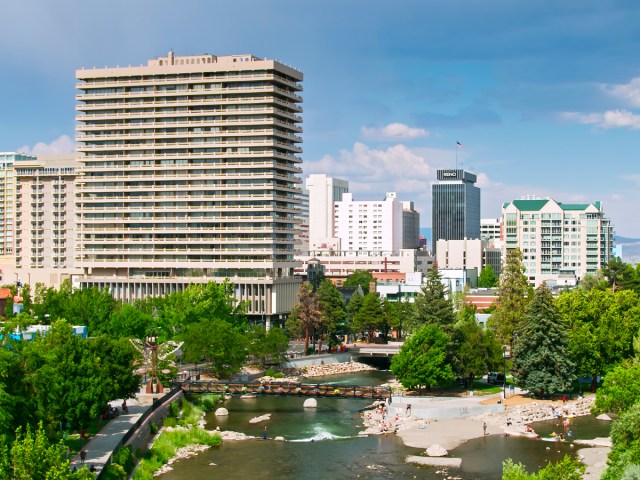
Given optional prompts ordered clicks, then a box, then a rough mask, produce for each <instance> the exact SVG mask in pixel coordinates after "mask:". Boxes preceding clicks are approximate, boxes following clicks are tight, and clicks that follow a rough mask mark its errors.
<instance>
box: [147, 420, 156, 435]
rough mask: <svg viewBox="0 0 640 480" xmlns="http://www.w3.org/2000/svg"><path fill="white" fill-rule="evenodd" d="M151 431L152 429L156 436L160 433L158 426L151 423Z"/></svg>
mask: <svg viewBox="0 0 640 480" xmlns="http://www.w3.org/2000/svg"><path fill="white" fill-rule="evenodd" d="M149 429H151V433H152V434H154V435H155V434H156V433H158V426H157V425H156V424H155V423H153V422H151V425H149Z"/></svg>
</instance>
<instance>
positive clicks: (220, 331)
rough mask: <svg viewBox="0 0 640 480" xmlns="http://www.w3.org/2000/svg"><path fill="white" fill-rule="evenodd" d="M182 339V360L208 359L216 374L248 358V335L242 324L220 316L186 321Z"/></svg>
mask: <svg viewBox="0 0 640 480" xmlns="http://www.w3.org/2000/svg"><path fill="white" fill-rule="evenodd" d="M183 339H184V348H185V360H186V361H188V362H197V361H200V360H204V361H205V362H207V363H210V364H211V371H212V373H213V375H215V376H216V377H217V378H224V377H227V376H229V375H230V374H232V373H235V372H237V371H239V370H240V368H241V367H242V365H243V363H244V361H245V360H246V358H247V338H246V337H245V335H244V332H243V329H242V327H241V326H239V325H233V324H231V323H229V322H227V321H226V320H223V319H222V318H214V319H207V320H203V321H201V322H197V323H192V324H190V325H188V326H187V331H186V332H185V334H184V335H183Z"/></svg>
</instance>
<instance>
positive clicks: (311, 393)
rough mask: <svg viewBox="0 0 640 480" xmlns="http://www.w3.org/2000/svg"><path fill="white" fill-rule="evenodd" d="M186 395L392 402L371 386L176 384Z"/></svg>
mask: <svg viewBox="0 0 640 480" xmlns="http://www.w3.org/2000/svg"><path fill="white" fill-rule="evenodd" d="M176 384H177V385H178V386H180V387H181V388H182V390H183V391H184V392H185V393H215V394H220V395H225V394H229V395H280V396H285V395H286V396H300V397H336V398H373V399H382V400H386V399H387V398H391V390H390V389H389V388H386V387H379V386H377V387H372V386H368V385H336V384H332V383H293V382H220V381H215V380H192V379H191V378H188V379H185V380H182V381H178V382H176Z"/></svg>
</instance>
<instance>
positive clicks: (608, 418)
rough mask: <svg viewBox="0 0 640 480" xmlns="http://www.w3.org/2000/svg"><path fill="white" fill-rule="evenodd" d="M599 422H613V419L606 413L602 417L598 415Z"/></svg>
mask: <svg viewBox="0 0 640 480" xmlns="http://www.w3.org/2000/svg"><path fill="white" fill-rule="evenodd" d="M596 419H597V420H607V421H611V417H610V416H609V415H607V414H606V413H602V414H600V415H598V416H597V417H596Z"/></svg>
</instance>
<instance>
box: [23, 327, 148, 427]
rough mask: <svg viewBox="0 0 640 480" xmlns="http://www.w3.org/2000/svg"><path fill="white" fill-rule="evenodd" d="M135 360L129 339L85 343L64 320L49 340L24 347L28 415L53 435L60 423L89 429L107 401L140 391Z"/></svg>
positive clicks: (48, 335)
mask: <svg viewBox="0 0 640 480" xmlns="http://www.w3.org/2000/svg"><path fill="white" fill-rule="evenodd" d="M133 360H134V351H133V348H132V347H131V345H130V344H129V343H128V342H126V340H124V339H120V340H117V339H116V340H114V339H111V338H108V337H98V338H95V339H87V340H85V339H83V338H81V337H78V336H77V335H74V334H73V331H72V329H71V325H69V324H68V323H67V322H66V321H64V320H58V321H56V322H54V323H53V324H52V325H51V329H50V330H49V332H48V333H47V335H46V336H44V337H38V338H37V339H35V340H34V341H32V342H30V343H29V344H28V345H26V346H25V347H24V354H23V358H22V361H23V362H24V371H25V376H24V388H25V390H26V392H27V394H28V398H27V399H26V400H25V401H26V402H27V405H28V407H29V408H28V411H29V412H30V413H31V415H32V418H35V419H39V420H42V421H43V422H44V425H45V427H46V428H47V431H49V432H52V431H55V430H56V429H57V428H58V427H59V422H61V421H62V422H69V423H70V424H71V425H72V426H74V427H82V426H86V425H87V424H88V423H89V421H90V420H91V419H92V418H96V417H97V416H98V415H99V414H100V413H102V412H103V411H104V407H105V405H106V404H107V402H108V401H109V400H112V399H114V398H129V397H131V396H133V394H134V393H135V392H136V391H137V389H138V385H139V378H138V377H136V376H134V375H133V373H132V368H133ZM24 420H26V421H28V420H29V418H28V417H27V418H25V419H24Z"/></svg>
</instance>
